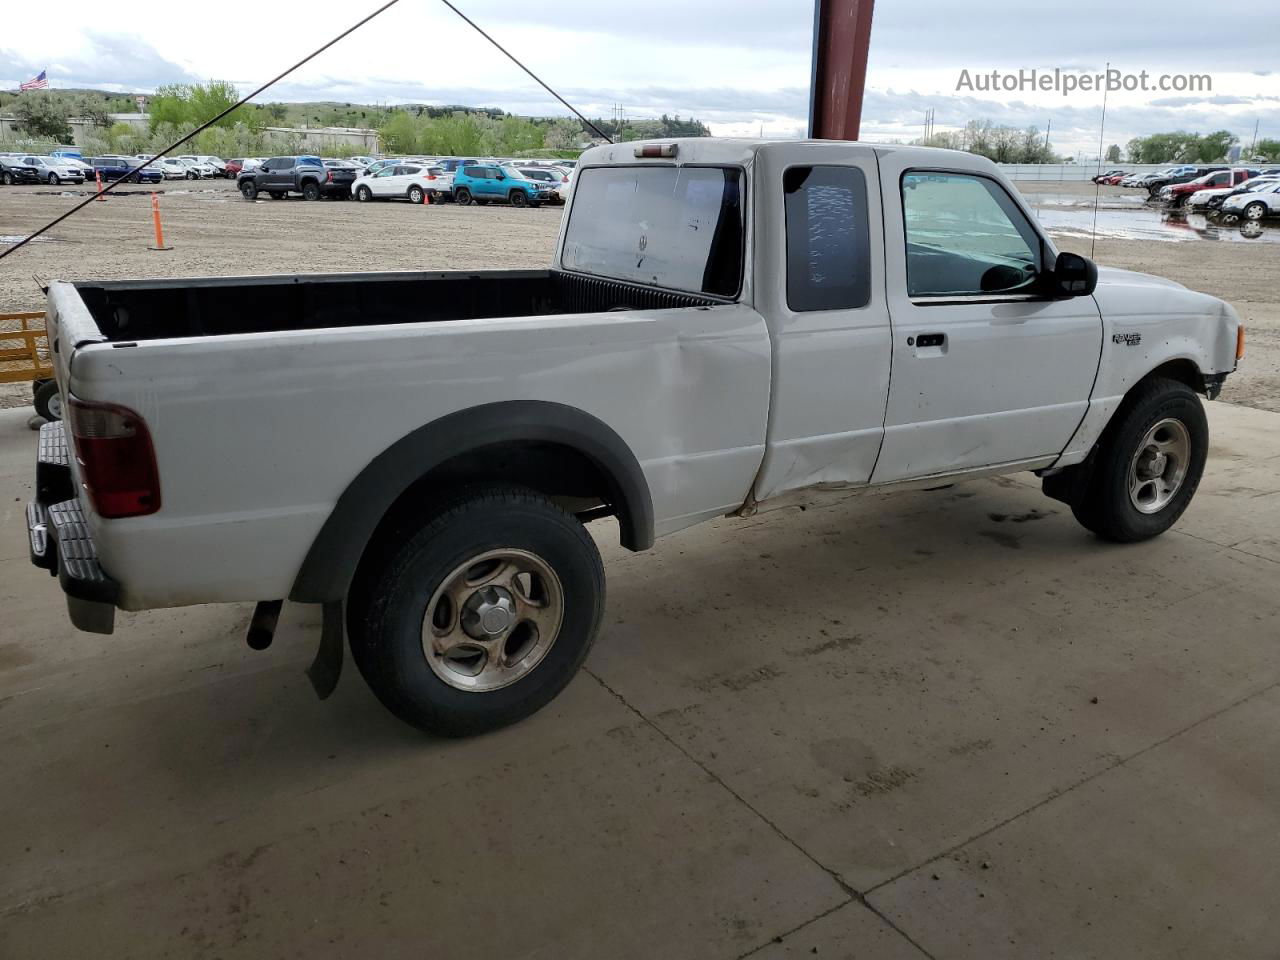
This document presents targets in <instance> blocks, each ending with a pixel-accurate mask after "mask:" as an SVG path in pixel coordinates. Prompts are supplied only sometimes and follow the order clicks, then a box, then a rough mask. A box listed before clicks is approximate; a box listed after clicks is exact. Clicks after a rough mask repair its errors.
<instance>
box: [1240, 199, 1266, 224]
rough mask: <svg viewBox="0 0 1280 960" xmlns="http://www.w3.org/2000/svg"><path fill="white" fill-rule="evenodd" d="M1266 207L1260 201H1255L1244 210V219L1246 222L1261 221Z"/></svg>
mask: <svg viewBox="0 0 1280 960" xmlns="http://www.w3.org/2000/svg"><path fill="white" fill-rule="evenodd" d="M1266 212H1267V205H1266V204H1265V203H1263V202H1262V201H1261V200H1255V201H1254V202H1253V203H1251V204H1249V205H1248V206H1247V207H1245V208H1244V218H1245V219H1246V220H1261V219H1262V218H1263V216H1265V215H1266Z"/></svg>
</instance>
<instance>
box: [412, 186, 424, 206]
mask: <svg viewBox="0 0 1280 960" xmlns="http://www.w3.org/2000/svg"><path fill="white" fill-rule="evenodd" d="M425 198H426V194H425V193H424V192H423V190H422V188H421V187H420V186H418V185H417V184H414V185H413V186H412V187H410V188H409V202H410V203H422V201H423V200H424V199H425Z"/></svg>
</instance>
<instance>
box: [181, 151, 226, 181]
mask: <svg viewBox="0 0 1280 960" xmlns="http://www.w3.org/2000/svg"><path fill="white" fill-rule="evenodd" d="M178 159H179V160H191V161H193V162H194V163H198V164H201V165H203V166H205V167H211V168H212V169H213V176H215V177H220V176H222V175H223V174H224V173H226V170H227V162H226V161H225V160H223V159H222V158H220V157H196V156H190V155H186V154H184V155H183V156H181V157H179V158H178Z"/></svg>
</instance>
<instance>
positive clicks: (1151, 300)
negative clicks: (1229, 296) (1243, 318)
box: [1093, 267, 1234, 319]
mask: <svg viewBox="0 0 1280 960" xmlns="http://www.w3.org/2000/svg"><path fill="white" fill-rule="evenodd" d="M1093 296H1094V299H1095V300H1096V301H1097V302H1098V306H1099V308H1100V309H1101V310H1102V315H1103V316H1104V317H1107V318H1108V319H1112V318H1120V317H1125V316H1143V317H1150V316H1193V315H1195V316H1199V315H1204V316H1215V317H1216V316H1222V315H1223V314H1224V312H1226V313H1232V310H1231V307H1230V306H1229V305H1228V304H1227V303H1226V302H1225V301H1222V300H1219V299H1218V298H1217V297H1211V296H1209V294H1207V293H1199V292H1198V291H1195V290H1189V289H1187V288H1186V287H1184V286H1183V285H1182V284H1180V283H1176V282H1174V281H1173V280H1166V279H1165V278H1164V277H1153V276H1151V275H1150V274H1146V273H1136V272H1135V271H1133V270H1118V269H1116V268H1114V267H1099V268H1098V287H1097V289H1096V290H1094V292H1093ZM1232 315H1233V316H1234V314H1233V313H1232Z"/></svg>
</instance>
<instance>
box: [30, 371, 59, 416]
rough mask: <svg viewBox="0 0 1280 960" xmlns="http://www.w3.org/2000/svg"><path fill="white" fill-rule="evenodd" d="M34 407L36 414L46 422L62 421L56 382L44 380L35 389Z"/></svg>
mask: <svg viewBox="0 0 1280 960" xmlns="http://www.w3.org/2000/svg"><path fill="white" fill-rule="evenodd" d="M34 406H35V408H36V413H38V414H40V416H42V417H44V418H45V419H46V420H49V421H53V420H61V419H62V394H60V393H59V392H58V383H57V381H56V380H46V381H45V382H44V383H42V384H40V386H38V387H36V395H35V400H34Z"/></svg>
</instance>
